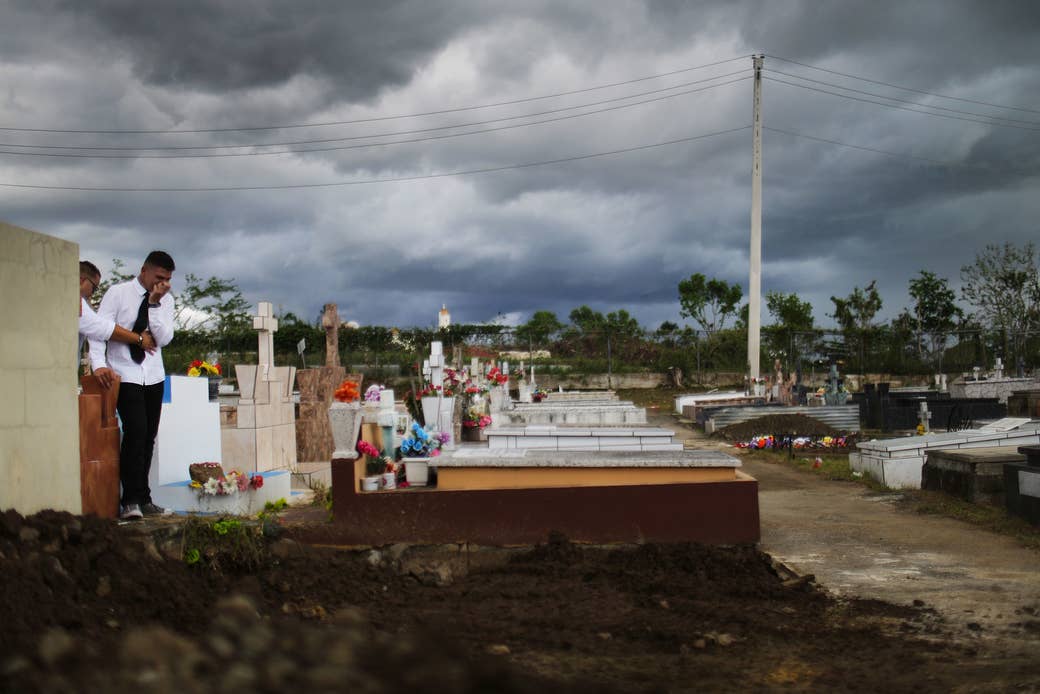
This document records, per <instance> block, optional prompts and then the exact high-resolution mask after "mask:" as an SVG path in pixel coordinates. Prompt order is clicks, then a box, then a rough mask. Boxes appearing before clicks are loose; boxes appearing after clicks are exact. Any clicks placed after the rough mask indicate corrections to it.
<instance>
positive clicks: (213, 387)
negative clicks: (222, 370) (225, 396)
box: [209, 376, 221, 402]
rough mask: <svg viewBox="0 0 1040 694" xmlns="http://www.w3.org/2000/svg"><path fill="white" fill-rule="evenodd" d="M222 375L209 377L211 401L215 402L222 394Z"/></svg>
mask: <svg viewBox="0 0 1040 694" xmlns="http://www.w3.org/2000/svg"><path fill="white" fill-rule="evenodd" d="M220 380H221V379H220V376H210V377H209V401H210V402H215V401H216V400H217V397H218V396H219V395H220Z"/></svg>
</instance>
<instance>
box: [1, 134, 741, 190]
mask: <svg viewBox="0 0 1040 694" xmlns="http://www.w3.org/2000/svg"><path fill="white" fill-rule="evenodd" d="M750 128H751V126H750V125H742V126H740V127H736V128H729V129H727V130H718V131H715V132H710V133H703V134H701V135H692V136H690V137H681V138H678V139H675V140H667V141H665V142H654V143H650V144H645V145H635V146H633V147H625V148H622V149H615V150H610V151H608V152H593V153H591V154H580V155H575V156H571V157H560V158H557V159H546V160H543V161H533V162H524V163H521V164H506V165H503V166H490V167H485V168H480V169H466V170H462V171H447V172H443V173H433V174H416V175H414V176H393V177H387V178H370V179H364V180H360V181H330V182H326V183H291V184H282V185H267V186H265V185H258V186H215V187H197V188H119V187H93V186H47V185H34V184H29V183H0V187H3V188H21V189H28V190H68V191H84V192H96V193H210V192H233V191H251V190H299V189H305V188H334V187H342V186H359V185H373V184H378V183H401V182H407V181H422V180H429V179H435V178H450V177H454V176H472V175H477V174H487V173H496V172H499V171H510V170H515V169H526V168H533V167H537V166H550V165H554V164H563V163H566V162H573V161H582V160H585V159H595V158H597V157H607V156H613V155H617V154H628V153H630V152H638V151H642V150H647V149H654V148H656V147H667V146H669V145H677V144H682V143H685V142H693V141H695V140H704V139H707V138H710V137H717V136H720V135H728V134H730V133H735V132H740V131H741V130H748V129H750Z"/></svg>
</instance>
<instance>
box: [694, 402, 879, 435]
mask: <svg viewBox="0 0 1040 694" xmlns="http://www.w3.org/2000/svg"><path fill="white" fill-rule="evenodd" d="M702 413H703V416H704V431H705V432H707V433H709V434H711V433H714V432H715V431H717V430H718V429H721V428H722V427H727V426H729V425H731V424H739V423H741V422H749V421H752V420H754V419H758V418H760V417H768V416H770V415H777V414H802V415H805V416H806V417H812V418H813V419H815V420H817V421H819V422H823V423H824V424H826V425H827V426H830V427H832V428H833V429H834V430H836V431H844V432H850V433H852V432H857V431H859V429H860V427H859V407H857V406H856V405H824V406H822V407H809V406H805V405H794V406H785V405H779V404H777V405H756V406H753V407H717V408H716V407H712V408H704V409H703V410H702ZM698 423H700V422H698ZM762 433H764V434H772V433H799V432H762Z"/></svg>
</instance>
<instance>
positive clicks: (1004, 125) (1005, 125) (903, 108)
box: [769, 77, 1040, 132]
mask: <svg viewBox="0 0 1040 694" xmlns="http://www.w3.org/2000/svg"><path fill="white" fill-rule="evenodd" d="M769 81H770V82H773V83H776V84H786V85H787V86H789V87H798V88H799V89H807V90H809V91H814V92H819V93H821V94H830V95H831V96H838V97H841V98H843V99H851V100H853V101H861V102H863V103H866V104H874V105H876V106H885V107H887V108H893V109H897V110H900V111H909V112H910V113H920V114H923V115H926V116H935V117H937V118H949V119H952V120H961V121H967V122H969V123H981V124H982V125H992V126H996V127H1000V128H1015V129H1016V130H1030V131H1034V132H1037V131H1040V128H1027V127H1025V126H1021V125H1011V124H1010V123H995V122H993V121H988V120H979V119H977V118H968V117H966V116H953V115H949V114H946V113H932V112H931V111H921V110H918V109H915V108H909V107H907V106H899V105H897V104H886V103H884V102H882V101H874V100H872V99H864V98H863V97H859V96H852V95H850V94H841V93H839V92H832V91H828V90H826V89H820V88H819V87H810V86H809V85H807V84H797V83H795V82H787V81H785V80H781V79H777V78H775V77H770V78H769ZM882 98H887V97H882ZM925 108H928V107H927V106H926V107H925Z"/></svg>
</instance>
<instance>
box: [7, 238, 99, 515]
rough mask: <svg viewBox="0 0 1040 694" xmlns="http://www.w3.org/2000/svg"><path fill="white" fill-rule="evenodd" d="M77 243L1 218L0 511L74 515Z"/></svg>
mask: <svg viewBox="0 0 1040 694" xmlns="http://www.w3.org/2000/svg"><path fill="white" fill-rule="evenodd" d="M78 288H79V246H78V245H77V244H75V243H69V242H68V241H62V240H60V239H56V238H53V237H51V236H45V235H44V234H39V233H36V232H33V231H29V230H28V229H21V228H19V227H16V226H11V225H9V224H4V223H3V222H0V326H2V327H0V509H8V508H14V509H16V510H17V511H19V512H20V513H34V512H36V511H39V510H42V509H45V508H53V509H58V510H62V511H70V512H72V513H80V511H81V509H82V503H81V500H80V470H79V412H78V404H77V398H76V345H77V343H78V339H79V338H78V320H77V316H78V315H79V302H78V298H77V297H78Z"/></svg>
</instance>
